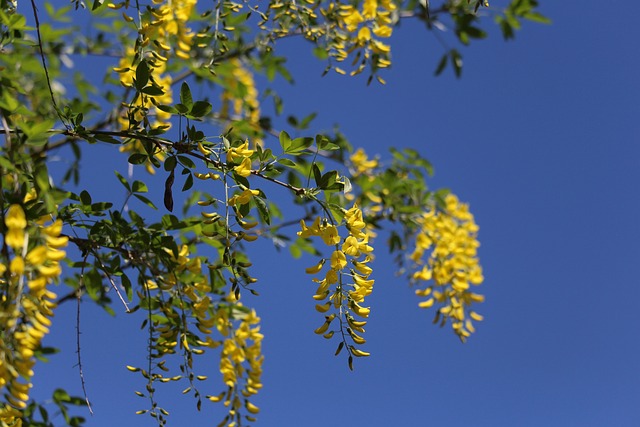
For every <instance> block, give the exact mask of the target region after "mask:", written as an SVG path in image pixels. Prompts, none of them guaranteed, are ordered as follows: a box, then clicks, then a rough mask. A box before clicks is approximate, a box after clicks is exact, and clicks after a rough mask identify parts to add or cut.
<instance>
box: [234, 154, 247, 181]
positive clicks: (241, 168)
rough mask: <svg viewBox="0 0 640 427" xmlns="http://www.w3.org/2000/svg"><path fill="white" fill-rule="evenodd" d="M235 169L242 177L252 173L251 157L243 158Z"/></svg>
mask: <svg viewBox="0 0 640 427" xmlns="http://www.w3.org/2000/svg"><path fill="white" fill-rule="evenodd" d="M233 170H234V171H235V173H237V174H238V175H240V176H242V177H245V178H246V177H248V176H249V175H251V159H250V158H249V157H245V158H243V159H242V161H241V162H240V164H239V165H238V166H235V167H234V168H233Z"/></svg>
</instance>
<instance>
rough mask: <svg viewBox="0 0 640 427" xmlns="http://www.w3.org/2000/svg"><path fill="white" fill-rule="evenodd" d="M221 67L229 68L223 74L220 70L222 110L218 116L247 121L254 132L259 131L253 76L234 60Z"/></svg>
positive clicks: (258, 113) (258, 105) (258, 111)
mask: <svg viewBox="0 0 640 427" xmlns="http://www.w3.org/2000/svg"><path fill="white" fill-rule="evenodd" d="M222 67H231V68H230V69H229V70H228V72H226V73H225V70H224V69H220V72H219V75H220V78H222V79H224V81H223V82H222V84H221V87H223V88H224V90H223V92H222V94H221V95H220V98H221V101H222V108H221V110H220V115H221V116H222V117H223V118H226V119H234V120H238V119H240V120H247V121H248V122H249V123H250V126H251V128H252V129H253V130H254V131H258V130H259V129H260V124H259V123H260V101H259V100H258V89H257V88H256V84H255V81H254V79H253V74H252V73H251V71H249V70H248V69H247V68H246V67H245V66H244V65H243V64H242V62H241V61H240V60H239V59H237V58H234V59H232V60H230V61H228V63H227V64H224V65H223V66H222Z"/></svg>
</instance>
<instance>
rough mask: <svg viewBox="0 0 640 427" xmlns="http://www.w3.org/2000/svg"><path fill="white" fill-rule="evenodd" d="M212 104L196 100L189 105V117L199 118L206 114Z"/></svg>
mask: <svg viewBox="0 0 640 427" xmlns="http://www.w3.org/2000/svg"><path fill="white" fill-rule="evenodd" d="M211 109H212V106H211V104H209V103H208V102H206V101H196V102H195V103H194V104H193V107H191V111H190V112H189V114H188V116H190V117H189V118H196V119H199V118H201V117H204V116H206V115H207V114H209V113H210V112H211Z"/></svg>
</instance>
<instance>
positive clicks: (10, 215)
mask: <svg viewBox="0 0 640 427" xmlns="http://www.w3.org/2000/svg"><path fill="white" fill-rule="evenodd" d="M4 223H5V225H6V226H7V228H17V229H23V230H24V229H25V228H26V227H27V219H26V218H25V215H24V210H22V206H20V205H11V206H9V209H7V214H6V216H5V218H4Z"/></svg>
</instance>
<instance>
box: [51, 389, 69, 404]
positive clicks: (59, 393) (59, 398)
mask: <svg viewBox="0 0 640 427" xmlns="http://www.w3.org/2000/svg"><path fill="white" fill-rule="evenodd" d="M53 401H54V402H56V403H60V402H69V401H71V396H69V393H67V392H66V391H65V390H63V389H61V388H58V389H56V390H55V391H54V392H53Z"/></svg>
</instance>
